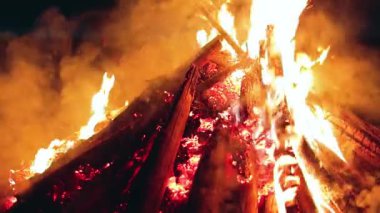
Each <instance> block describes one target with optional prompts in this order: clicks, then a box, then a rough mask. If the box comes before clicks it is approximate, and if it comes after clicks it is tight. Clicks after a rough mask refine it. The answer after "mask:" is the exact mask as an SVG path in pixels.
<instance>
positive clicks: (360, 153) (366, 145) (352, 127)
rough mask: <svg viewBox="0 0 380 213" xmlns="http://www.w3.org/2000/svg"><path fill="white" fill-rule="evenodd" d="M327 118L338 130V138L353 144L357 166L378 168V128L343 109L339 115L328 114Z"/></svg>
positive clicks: (379, 158) (379, 132)
mask: <svg viewBox="0 0 380 213" xmlns="http://www.w3.org/2000/svg"><path fill="white" fill-rule="evenodd" d="M328 119H329V120H330V121H331V123H332V124H333V125H334V127H335V128H336V129H337V130H339V132H340V136H339V137H340V138H341V139H344V140H342V141H346V143H351V144H352V145H354V146H355V148H354V153H355V159H354V161H353V163H355V164H356V165H357V166H356V167H357V168H363V167H365V168H367V170H368V171H371V170H373V169H375V170H376V169H378V168H379V165H380V137H379V135H380V130H379V129H378V128H376V127H374V126H372V125H370V124H368V123H366V122H365V121H363V120H361V119H360V118H358V117H357V116H356V115H354V114H353V113H350V112H349V111H347V110H345V111H343V112H341V115H340V116H329V117H328Z"/></svg>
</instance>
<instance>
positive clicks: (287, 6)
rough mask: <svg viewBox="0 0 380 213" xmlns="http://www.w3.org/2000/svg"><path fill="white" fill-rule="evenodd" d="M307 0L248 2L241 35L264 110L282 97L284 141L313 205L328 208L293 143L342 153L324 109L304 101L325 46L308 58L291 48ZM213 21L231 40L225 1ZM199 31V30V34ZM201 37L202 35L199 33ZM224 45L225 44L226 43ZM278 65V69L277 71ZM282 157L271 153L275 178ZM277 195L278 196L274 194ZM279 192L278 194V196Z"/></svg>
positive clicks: (230, 20)
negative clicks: (287, 134) (256, 71)
mask: <svg viewBox="0 0 380 213" xmlns="http://www.w3.org/2000/svg"><path fill="white" fill-rule="evenodd" d="M307 4H308V0H254V1H252V4H251V15H250V22H251V28H250V29H249V35H248V39H247V44H246V46H247V53H248V56H249V57H250V58H252V59H254V60H256V61H258V62H259V64H260V65H261V72H262V73H261V76H262V81H263V82H262V83H263V85H265V86H266V87H267V88H268V89H267V100H266V107H267V109H266V110H269V111H270V110H272V111H276V108H277V107H278V106H279V105H280V104H281V103H286V105H287V107H288V110H289V112H290V114H291V119H292V120H293V126H292V128H291V129H292V131H293V132H292V134H295V135H296V137H292V138H289V139H288V142H289V143H290V144H288V146H290V148H292V149H293V152H294V154H295V157H296V161H297V163H298V165H299V167H300V169H301V170H302V173H303V174H304V178H305V181H306V183H307V186H308V187H309V190H310V191H311V194H312V195H313V196H312V197H313V200H314V203H315V204H316V206H317V208H318V210H323V209H328V210H331V208H329V206H328V205H327V203H328V202H327V200H328V198H326V197H325V196H324V195H323V192H322V191H321V190H320V189H319V188H320V184H319V182H318V180H317V179H316V178H315V177H314V176H313V175H312V174H310V173H308V169H307V168H306V166H305V163H304V160H305V159H302V156H301V155H300V154H299V150H298V148H299V146H300V144H302V143H301V142H302V140H305V141H306V142H307V144H308V145H309V147H310V148H311V149H312V150H313V151H314V152H315V153H316V154H319V152H320V149H319V148H320V147H319V145H323V146H324V147H326V148H328V149H329V150H331V151H332V152H333V153H334V154H335V155H336V156H337V157H338V158H340V159H341V160H342V161H344V162H345V158H344V156H343V154H342V152H341V150H340V148H339V145H338V141H337V139H336V137H335V136H334V133H333V129H332V125H331V123H330V122H329V121H328V120H327V119H326V116H325V112H324V111H323V110H322V108H321V107H320V106H318V105H316V104H311V105H309V104H308V102H307V98H308V96H309V93H310V90H311V88H312V86H313V67H314V66H315V65H317V64H322V63H323V62H324V60H325V59H326V58H327V55H328V52H329V47H328V48H325V49H322V48H319V49H318V51H319V52H321V54H320V56H319V58H317V59H316V60H312V59H311V58H310V57H309V56H308V55H307V54H305V53H297V54H296V51H295V35H296V31H297V28H298V25H299V18H300V16H301V13H302V12H303V10H304V9H305V8H306V6H307ZM218 21H219V23H220V25H221V26H222V28H223V29H224V30H225V31H226V32H227V33H228V34H229V35H230V37H231V38H232V39H233V40H234V41H235V42H236V43H237V41H236V30H235V28H234V24H233V22H234V17H233V16H232V15H231V14H230V13H229V11H228V10H227V5H226V4H223V5H222V6H221V8H220V11H219V13H218ZM203 37H205V36H203ZM203 41H206V39H203ZM223 47H224V49H227V50H228V51H229V52H230V53H231V54H232V55H233V56H236V53H235V52H234V50H233V49H232V48H228V45H223ZM226 47H227V48H226ZM273 57H274V58H276V59H278V60H279V61H280V64H276V63H273V61H272V60H273ZM278 70H281V71H278ZM269 119H270V124H271V125H270V126H271V133H272V134H273V135H272V138H274V139H276V140H277V144H278V145H279V141H278V140H279V139H278V138H279V137H278V136H277V135H276V134H277V133H276V131H275V128H276V125H275V123H276V122H275V120H276V119H278V118H277V117H276V116H275V117H273V118H269ZM284 159H285V158H282V157H281V156H280V158H279V159H277V162H276V166H275V169H274V177H275V181H278V180H276V178H277V179H278V178H279V177H280V176H281V174H282V171H281V167H282V166H284V164H286V162H287V161H284ZM279 184H280V183H278V182H277V183H275V184H274V186H275V188H277V190H276V191H278V192H281V193H280V194H277V201H278V204H279V205H282V206H279V210H280V211H281V212H283V211H284V210H285V207H284V205H285V200H286V199H287V198H284V197H283V196H284V194H286V193H284V192H283V191H282V190H281V186H280V185H279ZM278 196H280V197H278ZM281 196H282V197H281Z"/></svg>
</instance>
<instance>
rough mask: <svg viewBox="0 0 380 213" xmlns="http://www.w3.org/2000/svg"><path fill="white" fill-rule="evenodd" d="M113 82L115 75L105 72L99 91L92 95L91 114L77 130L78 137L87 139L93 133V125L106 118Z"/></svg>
mask: <svg viewBox="0 0 380 213" xmlns="http://www.w3.org/2000/svg"><path fill="white" fill-rule="evenodd" d="M114 83H115V76H113V75H112V76H111V77H108V76H107V73H104V75H103V83H102V87H101V88H100V91H99V92H98V93H96V94H95V95H94V96H93V97H92V103H91V110H92V116H91V117H90V119H89V120H88V122H87V125H86V126H83V127H82V128H81V129H80V131H79V137H78V139H88V138H89V137H91V136H92V135H93V134H94V133H95V126H96V124H98V123H99V122H101V121H105V120H107V117H106V107H107V104H108V96H109V93H110V91H111V89H112V87H113V84H114Z"/></svg>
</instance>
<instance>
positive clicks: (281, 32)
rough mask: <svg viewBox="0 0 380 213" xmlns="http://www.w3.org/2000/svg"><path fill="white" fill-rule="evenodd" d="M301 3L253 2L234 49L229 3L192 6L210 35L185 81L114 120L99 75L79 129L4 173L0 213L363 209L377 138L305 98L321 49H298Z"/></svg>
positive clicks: (106, 82)
mask: <svg viewBox="0 0 380 213" xmlns="http://www.w3.org/2000/svg"><path fill="white" fill-rule="evenodd" d="M273 5H276V6H273ZM307 6H308V1H307V0H294V1H280V0H271V1H268V0H256V1H253V3H252V6H251V17H250V23H251V27H250V29H249V35H248V40H247V41H244V42H239V41H238V39H237V32H236V30H235V27H234V16H233V15H232V14H231V13H230V12H229V10H228V3H224V4H222V5H215V4H212V3H203V4H202V5H200V8H201V9H200V11H202V18H204V20H205V21H207V22H208V23H209V24H210V28H209V29H199V31H198V32H197V34H196V35H194V39H196V40H197V41H198V44H199V48H200V52H199V54H198V55H197V56H196V58H195V59H194V60H193V61H192V63H191V64H190V65H189V66H188V68H187V69H186V71H185V72H181V73H179V75H178V77H176V78H172V79H168V80H164V81H161V82H157V83H156V84H152V85H151V88H149V89H148V90H147V91H146V92H145V93H143V94H141V96H140V97H139V98H137V99H136V100H134V101H132V102H131V103H130V104H129V103H128V102H126V104H125V106H123V107H121V108H120V109H116V110H109V109H108V108H107V103H108V96H109V93H110V91H111V90H112V87H113V84H114V82H115V81H117V79H115V77H114V76H113V75H111V74H108V73H105V74H104V76H103V82H102V85H101V87H100V90H99V92H98V93H96V94H95V95H94V96H93V99H92V105H91V110H92V116H91V117H90V118H89V120H88V123H87V124H86V125H85V126H83V127H82V128H81V129H80V130H78V132H77V133H75V134H74V136H72V137H71V138H68V139H55V140H53V141H52V142H51V143H50V145H49V146H48V147H47V148H41V149H40V150H39V151H38V153H37V154H36V156H35V159H34V160H33V161H32V162H30V164H29V165H28V166H26V167H25V168H21V169H14V170H11V172H10V173H11V174H10V177H9V183H10V187H11V188H12V192H13V194H10V195H9V197H7V198H6V199H4V201H3V210H4V211H11V212H13V211H14V212H18V211H31V212H40V211H41V212H55V211H63V212H71V211H75V212H79V211H81V210H83V211H85V210H87V211H91V212H93V211H96V212H111V211H112V212H147V213H150V212H183V211H189V212H351V211H352V212H357V211H363V210H366V207H368V206H367V204H365V203H364V202H361V200H363V199H364V197H365V196H369V194H371V193H372V191H371V189H372V185H373V183H374V182H376V180H375V178H374V177H373V172H372V171H373V168H378V162H380V161H379V160H380V159H379V156H380V149H379V141H380V138H379V135H380V134H379V133H380V131H379V130H377V129H376V128H374V127H372V126H371V125H369V124H368V123H366V122H364V121H362V120H360V119H359V118H358V117H356V116H355V115H354V114H353V113H351V112H349V111H348V110H346V109H343V108H339V109H337V107H335V106H334V103H330V102H327V101H324V100H321V99H320V98H319V97H318V96H317V95H315V94H314V93H313V92H312V87H313V74H314V71H313V70H314V69H315V68H316V67H318V66H323V63H324V61H325V60H326V59H328V57H329V50H330V47H329V46H325V47H319V48H318V49H316V50H315V52H314V53H313V54H312V55H316V57H311V56H309V55H308V54H306V53H303V52H298V51H297V49H296V42H297V41H296V40H295V35H296V31H297V28H298V24H299V18H300V16H301V13H302V12H303V11H304V10H305V8H306V7H307ZM178 48H180V47H178ZM166 81H167V82H166ZM169 81H170V82H171V83H170V84H169V83H168V82H169ZM172 82H178V83H174V84H173V83H172ZM347 147H348V148H347ZM349 154H352V155H354V157H353V158H354V160H349V159H347V155H349ZM363 165H365V166H363ZM363 203H364V204H363Z"/></svg>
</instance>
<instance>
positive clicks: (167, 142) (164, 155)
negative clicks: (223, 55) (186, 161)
mask: <svg viewBox="0 0 380 213" xmlns="http://www.w3.org/2000/svg"><path fill="white" fill-rule="evenodd" d="M220 48H221V43H220V40H219V38H216V39H215V40H214V41H212V42H210V43H209V45H207V46H206V47H205V48H204V51H203V52H202V53H201V54H200V55H199V57H198V58H197V59H196V60H194V63H193V64H192V67H191V69H190V71H189V72H188V79H187V81H186V83H185V84H184V86H183V90H182V94H181V95H180V96H179V100H178V103H177V106H176V107H175V110H174V112H173V114H172V116H171V119H170V121H169V123H168V125H167V127H166V128H165V133H164V136H163V138H162V140H160V141H159V143H155V146H154V147H153V151H152V154H151V155H150V157H149V162H148V164H147V165H146V166H145V167H144V171H143V172H142V173H141V175H140V176H139V180H138V183H136V184H135V186H134V188H133V189H132V192H131V200H130V201H129V205H128V211H130V212H146V213H152V212H159V208H160V204H161V202H162V198H163V197H164V193H165V189H166V187H167V182H168V179H169V177H170V175H171V172H172V170H173V166H174V162H175V159H176V156H177V152H178V149H179V146H180V141H181V138H182V136H183V133H184V131H185V127H186V123H187V120H188V117H189V113H190V107H191V105H192V103H193V100H194V97H195V91H196V88H197V86H198V82H199V78H200V73H199V69H200V68H201V67H202V65H203V64H204V63H205V62H206V61H207V60H208V58H209V57H212V54H213V52H214V51H219V50H220Z"/></svg>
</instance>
